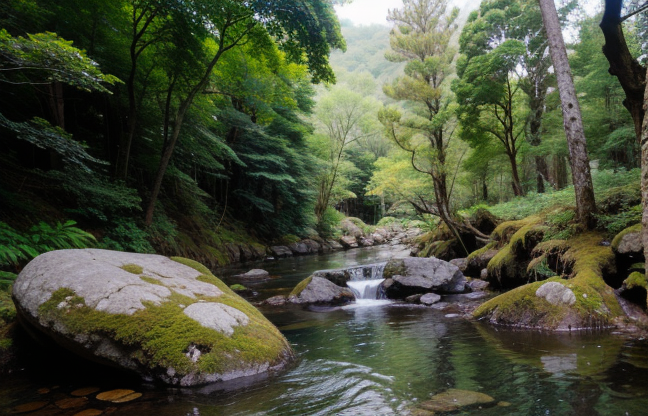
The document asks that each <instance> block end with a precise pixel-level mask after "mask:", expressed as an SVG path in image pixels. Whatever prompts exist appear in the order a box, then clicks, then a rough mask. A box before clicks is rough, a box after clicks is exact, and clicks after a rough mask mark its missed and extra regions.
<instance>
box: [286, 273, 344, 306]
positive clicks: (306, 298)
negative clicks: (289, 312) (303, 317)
mask: <svg viewBox="0 0 648 416" xmlns="http://www.w3.org/2000/svg"><path fill="white" fill-rule="evenodd" d="M354 300H355V296H354V295H353V292H351V290H350V289H348V288H346V287H340V286H338V285H336V284H335V283H333V282H331V281H330V280H328V279H326V278H324V277H320V276H310V277H307V278H306V279H304V280H302V281H301V282H299V283H298V284H297V286H295V288H294V289H293V291H292V292H291V293H290V296H289V297H288V301H289V302H291V303H296V304H325V305H343V304H346V303H351V302H353V301H354Z"/></svg>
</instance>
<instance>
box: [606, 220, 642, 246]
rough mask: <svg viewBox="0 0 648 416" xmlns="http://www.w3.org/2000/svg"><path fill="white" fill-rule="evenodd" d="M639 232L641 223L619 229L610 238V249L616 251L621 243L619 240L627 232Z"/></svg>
mask: <svg viewBox="0 0 648 416" xmlns="http://www.w3.org/2000/svg"><path fill="white" fill-rule="evenodd" d="M640 232H641V224H635V225H633V226H631V227H628V228H626V229H625V230H623V231H621V232H620V233H619V234H617V235H616V236H615V237H614V239H613V240H612V244H611V246H612V250H614V251H617V250H618V249H619V244H621V240H623V237H625V236H626V235H627V234H630V233H640Z"/></svg>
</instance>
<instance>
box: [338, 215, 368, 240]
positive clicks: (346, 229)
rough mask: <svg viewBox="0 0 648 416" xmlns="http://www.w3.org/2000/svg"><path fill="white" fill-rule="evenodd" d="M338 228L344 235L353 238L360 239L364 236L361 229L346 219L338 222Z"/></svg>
mask: <svg viewBox="0 0 648 416" xmlns="http://www.w3.org/2000/svg"><path fill="white" fill-rule="evenodd" d="M340 228H341V229H342V232H343V233H344V235H348V236H351V237H355V238H360V237H362V236H364V233H363V232H362V229H361V228H360V227H358V226H357V225H355V224H354V223H353V221H351V220H350V219H348V218H345V219H343V220H342V221H341V222H340Z"/></svg>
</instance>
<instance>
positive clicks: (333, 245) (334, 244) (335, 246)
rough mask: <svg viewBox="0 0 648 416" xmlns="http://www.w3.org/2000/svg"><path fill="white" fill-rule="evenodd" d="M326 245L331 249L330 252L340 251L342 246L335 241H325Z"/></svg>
mask: <svg viewBox="0 0 648 416" xmlns="http://www.w3.org/2000/svg"><path fill="white" fill-rule="evenodd" d="M326 243H327V244H328V245H329V246H330V247H331V250H342V249H344V246H343V245H342V244H340V243H338V242H337V241H335V240H326Z"/></svg>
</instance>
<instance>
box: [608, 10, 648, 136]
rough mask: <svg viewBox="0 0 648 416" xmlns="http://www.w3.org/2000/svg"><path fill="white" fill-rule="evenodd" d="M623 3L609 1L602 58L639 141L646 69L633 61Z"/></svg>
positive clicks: (642, 117)
mask: <svg viewBox="0 0 648 416" xmlns="http://www.w3.org/2000/svg"><path fill="white" fill-rule="evenodd" d="M622 5H623V1H622V0H606V1H605V13H604V14H603V19H602V20H601V24H600V25H599V26H600V27H601V31H603V36H604V37H605V45H603V54H604V55H605V57H606V58H607V60H608V62H609V63H610V69H609V70H608V71H609V72H610V74H611V75H614V76H615V77H617V78H618V79H619V83H620V84H621V87H622V88H623V91H624V92H625V95H626V98H625V100H623V105H624V106H625V108H627V109H628V111H629V112H630V115H631V116H632V121H633V122H634V128H635V134H636V135H637V140H639V139H640V138H641V137H642V136H641V134H642V129H641V124H642V122H643V119H644V114H645V110H644V90H645V88H646V69H644V68H643V67H642V66H641V64H639V62H638V61H637V60H636V59H635V58H633V56H632V54H630V50H629V49H628V44H627V43H626V40H625V36H624V35H623V28H622V27H621V6H622Z"/></svg>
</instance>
